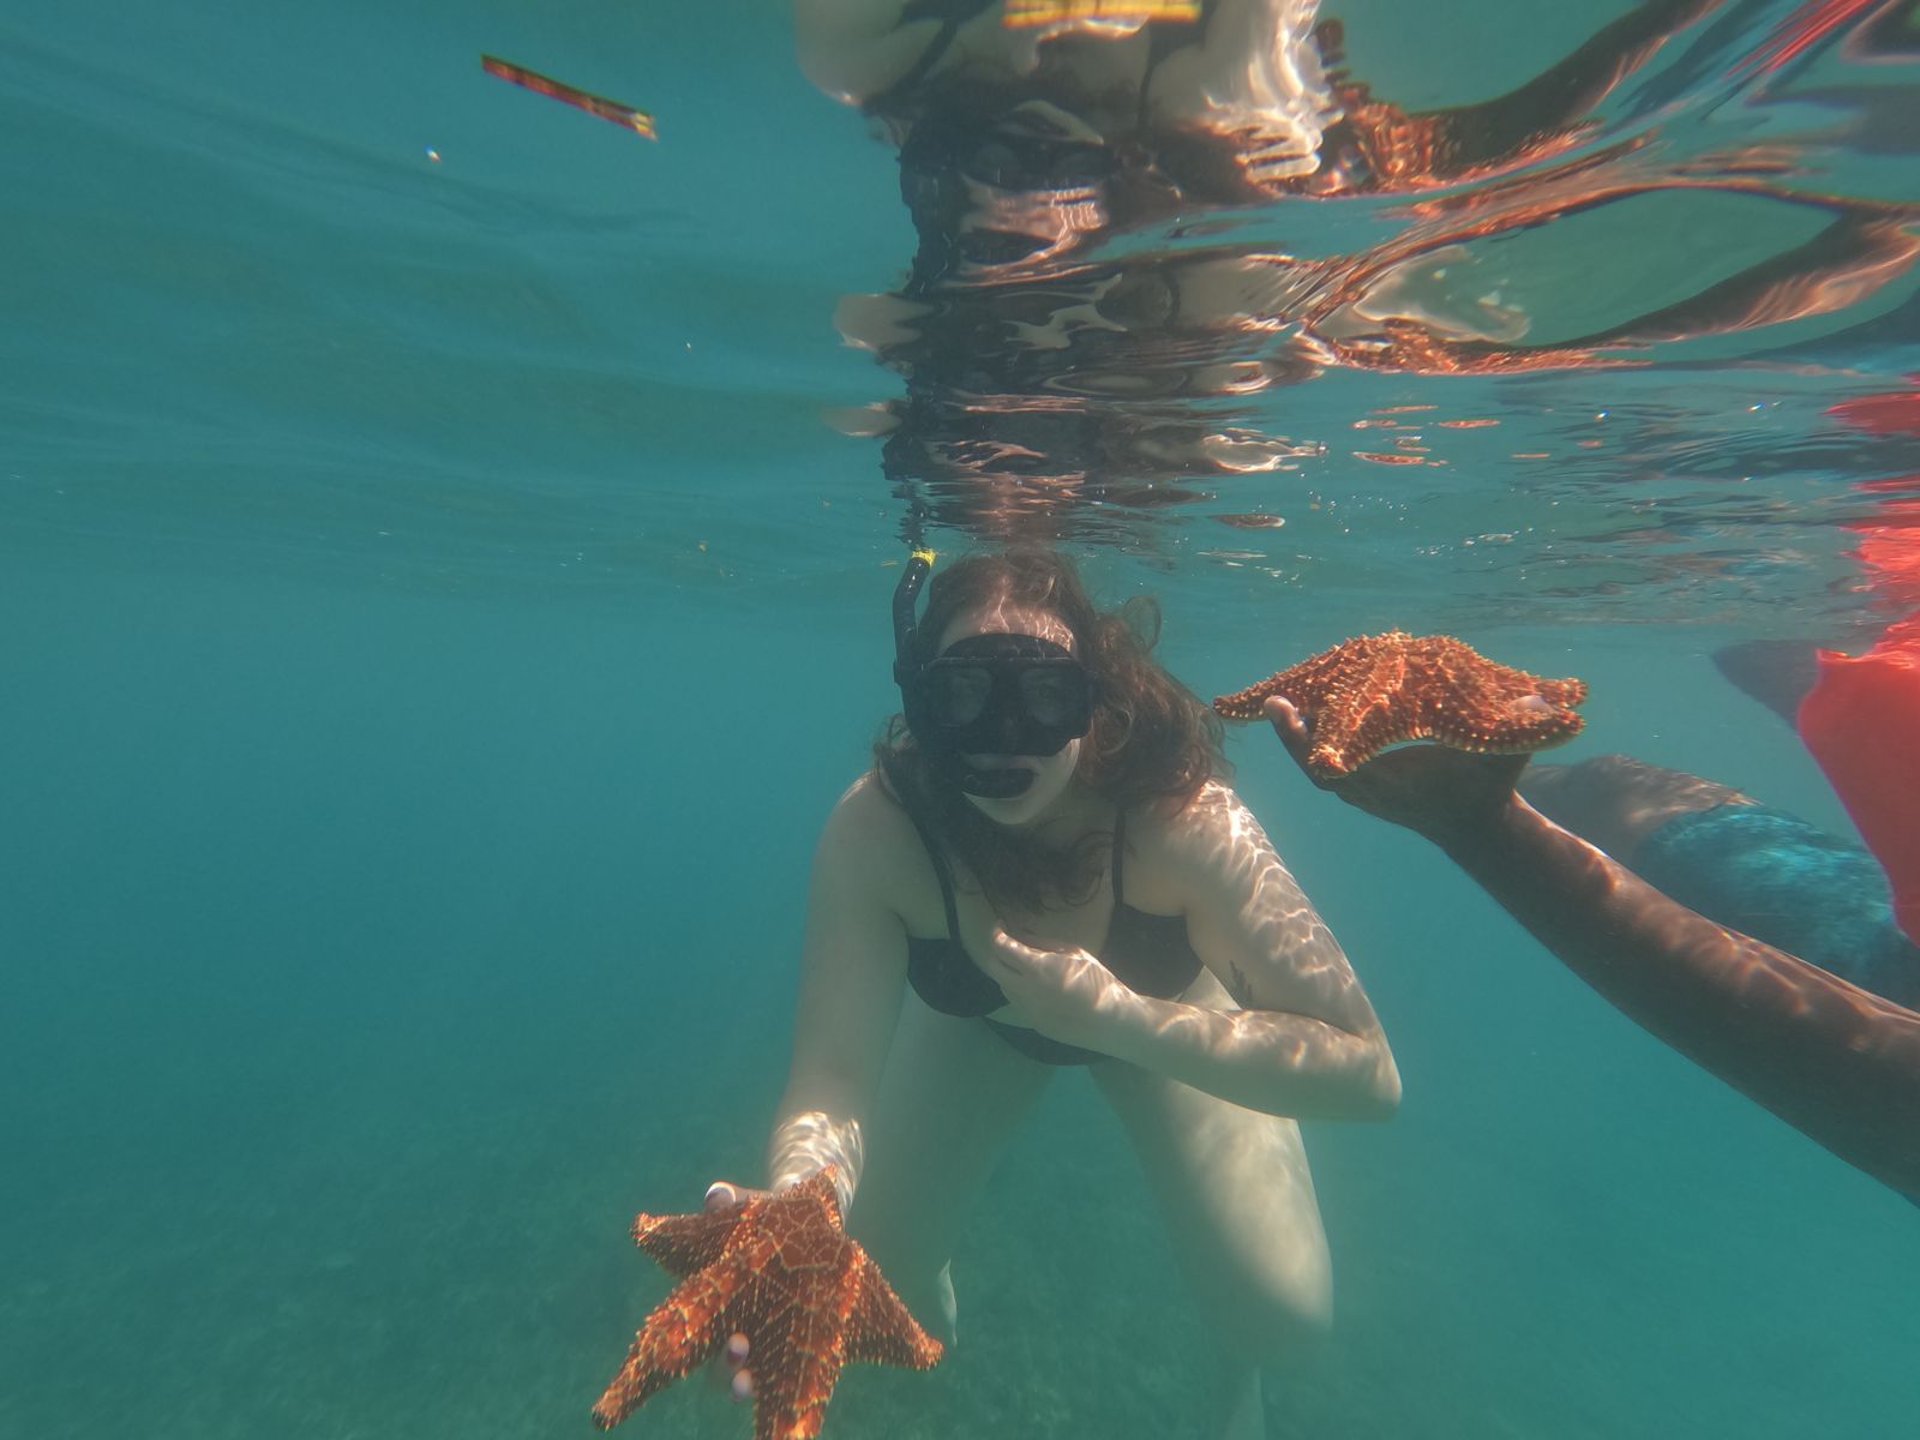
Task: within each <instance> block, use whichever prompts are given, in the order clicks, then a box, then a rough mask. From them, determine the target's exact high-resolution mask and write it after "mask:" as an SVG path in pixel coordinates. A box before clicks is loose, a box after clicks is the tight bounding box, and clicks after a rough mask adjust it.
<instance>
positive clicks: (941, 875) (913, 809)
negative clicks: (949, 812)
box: [880, 756, 960, 940]
mask: <svg viewBox="0 0 1920 1440" xmlns="http://www.w3.org/2000/svg"><path fill="white" fill-rule="evenodd" d="M880 769H881V772H882V773H883V774H884V775H885V776H886V777H887V786H888V788H889V789H891V790H892V791H893V798H894V799H895V800H897V801H899V803H900V808H901V809H902V810H904V811H906V812H907V819H909V820H911V821H912V822H913V829H914V833H915V834H916V835H918V836H919V837H920V844H921V845H922V846H923V847H924V848H925V850H926V852H927V859H928V860H929V861H930V862H931V863H932V865H933V874H934V878H935V879H937V880H938V881H939V882H940V903H941V904H942V905H944V906H945V907H946V911H947V938H948V939H949V940H958V939H959V938H960V908H959V906H958V905H956V904H955V903H954V899H953V867H952V866H950V865H949V864H948V863H947V855H946V852H945V851H944V850H942V849H941V848H940V847H939V845H938V844H936V843H935V842H934V838H933V832H932V830H931V829H930V828H929V827H928V825H927V822H926V821H925V820H924V819H923V818H922V817H921V814H920V808H919V806H917V805H915V804H914V803H913V800H912V799H911V798H910V796H909V794H908V787H907V786H906V785H905V784H903V783H902V782H901V778H900V776H899V774H898V773H897V772H896V771H895V770H894V766H893V760H892V758H891V757H888V756H883V757H882V758H881V760H880Z"/></svg>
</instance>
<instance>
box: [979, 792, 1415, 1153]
mask: <svg viewBox="0 0 1920 1440" xmlns="http://www.w3.org/2000/svg"><path fill="white" fill-rule="evenodd" d="M1139 828H1140V829H1142V830H1144V829H1145V828H1146V827H1144V826H1143V827H1139ZM1141 838H1142V839H1143V840H1144V839H1145V838H1146V837H1144V836H1142V837H1141ZM1147 843H1148V844H1150V845H1151V846H1152V849H1153V854H1152V862H1153V866H1154V868H1155V869H1156V870H1158V871H1159V872H1160V873H1162V874H1164V875H1165V876H1166V877H1167V878H1168V880H1169V881H1170V883H1171V885H1172V886H1173V887H1174V888H1175V889H1177V891H1178V892H1179V894H1180V896H1181V898H1182V902H1183V908H1184V910H1185V913H1186V923H1187V935H1188V939H1189V940H1190V941H1191V943H1192V945H1193V948H1194V951H1195V953H1196V954H1198V955H1199V957H1200V959H1201V961H1202V963H1203V964H1205V965H1206V967H1207V969H1208V970H1210V971H1211V972H1212V973H1213V975H1214V976H1216V977H1217V978H1218V979H1219V981H1220V983H1221V985H1222V986H1224V987H1225V989H1226V991H1227V992H1228V994H1230V995H1231V996H1232V997H1233V999H1234V1000H1235V1001H1237V1002H1238V1003H1239V1004H1240V1005H1241V1006H1242V1007H1243V1008H1241V1009H1238V1010H1235V1009H1221V1008H1216V1007H1214V1006H1211V1005H1204V1004H1192V1003H1188V1002H1185V1001H1180V1000H1157V999H1154V998H1152V997H1150V996H1146V995H1141V994H1139V993H1137V992H1136V991H1133V990H1131V989H1129V988H1128V987H1127V986H1125V985H1124V984H1122V983H1121V982H1120V981H1119V980H1118V979H1117V978H1115V977H1114V975H1113V974H1112V972H1111V971H1109V970H1107V969H1106V967H1105V966H1103V965H1101V964H1100V962H1099V961H1098V960H1097V959H1095V958H1094V957H1093V956H1091V955H1088V954H1086V953H1085V952H1084V951H1074V952H1066V953H1060V952H1043V951H1038V950H1034V949H1032V948H1030V947H1028V946H1025V945H1021V944H1020V943H1018V942H1017V941H1013V940H1010V939H1007V938H1006V937H1004V936H1002V937H999V938H998V940H997V942H996V949H995V953H994V955H993V956H992V957H991V959H990V961H989V969H990V973H993V975H994V977H995V979H998V980H1000V981H1001V983H1002V987H1003V988H1005V989H1007V992H1008V995H1009V998H1013V999H1015V1000H1016V1001H1017V1003H1018V1004H1019V1005H1020V1008H1021V1011H1022V1013H1023V1014H1024V1015H1029V1016H1033V1017H1035V1020H1036V1023H1037V1024H1038V1027H1039V1028H1040V1029H1042V1030H1044V1031H1046V1033H1048V1034H1051V1035H1053V1036H1054V1037H1055V1038H1056V1039H1061V1040H1065V1041H1068V1042H1069V1043H1072V1044H1077V1045H1084V1046H1086V1047H1087V1048H1089V1049H1094V1050H1099V1051H1101V1052H1102V1053H1103V1054H1108V1055H1112V1056H1114V1057H1115V1058H1116V1059H1120V1060H1126V1061H1129V1062H1131V1063H1132V1064H1135V1065H1138V1066H1140V1067H1141V1068H1142V1069H1146V1070H1152V1071H1154V1072H1156V1073H1158V1074H1161V1075H1165V1076H1167V1077H1169V1078H1171V1079H1174V1080H1178V1081H1180V1082H1181V1083H1182V1084H1186V1085H1191V1086H1193V1087H1194V1088H1195V1089H1197V1090H1204V1091H1206V1092H1207V1093H1208V1094H1210V1095H1217V1096H1218V1097H1220V1098H1221V1099H1223V1100H1228V1101H1231V1102H1233V1103H1234V1104H1236V1105H1244V1106H1246V1107H1247V1108H1249V1109H1252V1110H1261V1111H1265V1112H1266V1113H1268V1114H1272V1115H1288V1116H1293V1117H1296V1118H1299V1119H1324V1120H1384V1119H1386V1118H1387V1117H1389V1116H1390V1115H1392V1114H1393V1112H1394V1110H1395V1109H1396V1108H1397V1107H1398V1105H1399V1103H1400V1075H1399V1071H1398V1070H1397V1069H1396V1068H1395V1066H1394V1063H1393V1054H1392V1051H1391V1050H1389V1048H1388V1046H1387V1040H1386V1036H1385V1034H1384V1033H1383V1032H1382V1030H1381V1028H1380V1022H1379V1020H1378V1019H1377V1018H1375V1016H1374V1013H1373V1007H1372V1005H1371V1004H1369V1003H1368V1001H1367V997H1366V993H1365V992H1364V991H1363V990H1362V989H1361V988H1360V981H1359V979H1358V977H1357V976H1355V975H1354V973H1353V968H1352V967H1351V966H1350V965H1349V964H1348V963H1347V957H1346V955H1345V954H1344V953H1343V952H1342V951H1341V949H1340V946H1339V943H1338V942H1337V941H1335V939H1334V938H1333V936H1332V934H1331V933H1330V932H1329V931H1328V930H1327V927H1326V926H1325V924H1324V923H1322V921H1321V919H1320V917H1319V916H1318V915H1317V914H1315V913H1314V909H1313V906H1312V905H1311V904H1310V903H1308V901H1307V898H1306V896H1305V895H1303V894H1302V893H1301V891H1300V887H1299V885H1298V884H1297V883H1295V881H1294V878H1293V876H1292V875H1291V874H1289V873H1288V871H1287V868H1286V866H1285V865H1283V864H1282V863H1281V862H1280V857H1279V856H1278V855H1276V854H1275V853H1274V850H1273V846H1272V845H1271V844H1269V843H1268V840H1267V837H1266V834H1265V832H1264V831H1262V830H1261V828H1260V824H1259V822H1258V821H1256V820H1255V819H1254V818H1253V815H1252V814H1251V813H1250V812H1249V811H1248V810H1247V808H1246V807H1245V806H1244V805H1242V804H1241V803H1240V801H1239V799H1238V797H1237V796H1235V795H1234V794H1233V792H1232V791H1231V790H1228V789H1227V788H1226V787H1225V786H1222V785H1211V786H1209V787H1208V788H1207V790H1206V791H1204V792H1203V793H1202V794H1201V796H1200V797H1199V798H1198V799H1197V800H1195V801H1194V803H1193V805H1191V806H1189V807H1188V809H1187V811H1185V812H1183V813H1182V814H1181V815H1180V816H1179V817H1178V818H1177V819H1176V820H1174V821H1172V822H1170V826H1169V829H1168V832H1167V833H1166V834H1165V835H1163V836H1159V837H1156V838H1154V839H1153V840H1151V841H1148V842H1147ZM1003 972H1004V973H1003ZM1016 972H1017V973H1016ZM1047 976H1051V979H1046V977H1047ZM1042 980H1045V983H1046V985H1047V986H1048V987H1049V988H1050V990H1051V993H1050V994H1041V993H1037V992H1039V991H1040V988H1041V987H1040V984H1039V983H1038V982H1041V981H1042ZM1016 992H1019V993H1016Z"/></svg>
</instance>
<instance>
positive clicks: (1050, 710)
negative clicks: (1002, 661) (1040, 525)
mask: <svg viewBox="0 0 1920 1440" xmlns="http://www.w3.org/2000/svg"><path fill="white" fill-rule="evenodd" d="M1020 700H1021V703H1022V705H1023V706H1024V707H1025V709H1026V712H1027V716H1028V718H1030V719H1031V720H1032V721H1033V722H1034V723H1035V724H1037V725H1043V726H1046V727H1048V728H1050V729H1051V728H1055V727H1070V726H1075V725H1082V724H1084V722H1085V720H1086V717H1087V677H1086V672H1085V671H1084V670H1082V669H1081V668H1080V667H1079V666H1078V665H1072V664H1066V665H1050V664H1045V663H1042V664H1037V665H1031V666H1028V667H1026V668H1024V669H1023V670H1022V671H1021V673H1020ZM1076 733H1077V732H1076Z"/></svg>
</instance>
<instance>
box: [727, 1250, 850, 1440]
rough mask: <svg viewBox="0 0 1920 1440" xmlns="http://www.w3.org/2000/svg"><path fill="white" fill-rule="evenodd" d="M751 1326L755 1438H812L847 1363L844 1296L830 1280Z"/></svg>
mask: <svg viewBox="0 0 1920 1440" xmlns="http://www.w3.org/2000/svg"><path fill="white" fill-rule="evenodd" d="M810 1289H811V1291H812V1293H811V1294H809V1295H808V1296H807V1297H806V1298H807V1300H809V1301H811V1302H812V1303H805V1304H785V1305H782V1306H780V1307H779V1308H778V1309H777V1310H776V1311H775V1312H773V1313H770V1314H767V1315H765V1316H763V1317H762V1318H761V1319H760V1320H759V1322H758V1323H757V1324H756V1325H755V1327H754V1328H753V1329H752V1330H750V1331H749V1332H748V1333H749V1338H750V1339H751V1340H752V1344H753V1351H752V1359H751V1361H750V1363H751V1364H752V1366H753V1393H754V1399H753V1440H814V1437H815V1436H817V1435H818V1434H819V1433H820V1427H821V1425H822V1424H823V1423H824V1422H825V1420H826V1417H827V1402H828V1401H830V1400H831V1399H832V1398H833V1392H834V1388H835V1386H837V1385H838V1384H839V1381H840V1371H841V1370H842V1369H843V1368H844V1367H845V1365H846V1363H847V1343H846V1324H845V1308H844V1307H845V1299H846V1297H845V1296H844V1295H843V1294H842V1293H841V1292H840V1290H839V1288H838V1287H837V1286H834V1285H833V1284H832V1282H831V1281H829V1282H826V1283H824V1284H822V1285H820V1286H818V1287H810Z"/></svg>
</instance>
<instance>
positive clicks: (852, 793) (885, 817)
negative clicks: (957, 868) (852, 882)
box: [820, 770, 919, 864]
mask: <svg viewBox="0 0 1920 1440" xmlns="http://www.w3.org/2000/svg"><path fill="white" fill-rule="evenodd" d="M918 844H919V837H918V836H917V835H916V833H915V831H914V828H913V821H912V820H911V819H910V818H909V817H908V815H907V812H906V811H905V810H904V809H903V808H901V805H900V802H899V800H898V799H896V798H895V797H894V795H893V792H892V791H891V790H890V789H889V788H888V786H887V783H886V781H885V779H884V778H883V777H882V776H881V775H880V774H879V772H878V771H875V770H868V771H867V772H866V773H865V774H863V775H861V776H860V777H859V778H858V779H857V780H855V781H854V782H853V783H852V784H851V785H849V786H848V787H847V788H846V789H845V790H844V791H842V792H841V795H840V798H839V800H838V801H836V802H835V803H834V807H833V813H832V814H830V815H829V816H828V817H827V824H826V829H825V830H824V831H823V832H822V834H821V837H820V846H821V850H822V852H823V853H824V852H828V851H841V852H849V853H857V854H859V855H861V856H862V857H863V859H864V861H865V863H867V864H878V863H881V862H882V861H884V860H885V859H886V857H888V856H891V855H894V854H897V853H899V851H900V850H901V848H902V847H903V846H912V847H914V848H917V847H918Z"/></svg>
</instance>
